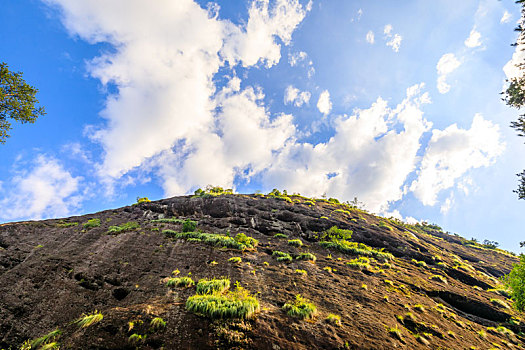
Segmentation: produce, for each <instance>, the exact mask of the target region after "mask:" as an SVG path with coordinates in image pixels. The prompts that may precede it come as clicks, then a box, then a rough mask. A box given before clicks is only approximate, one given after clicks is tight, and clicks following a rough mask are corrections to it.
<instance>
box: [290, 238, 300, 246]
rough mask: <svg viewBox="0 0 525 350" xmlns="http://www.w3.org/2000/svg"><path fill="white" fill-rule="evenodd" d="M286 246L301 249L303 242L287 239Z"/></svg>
mask: <svg viewBox="0 0 525 350" xmlns="http://www.w3.org/2000/svg"><path fill="white" fill-rule="evenodd" d="M288 245H291V246H294V247H302V246H303V242H302V241H301V240H300V239H289V240H288Z"/></svg>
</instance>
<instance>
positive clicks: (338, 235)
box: [320, 226, 353, 241]
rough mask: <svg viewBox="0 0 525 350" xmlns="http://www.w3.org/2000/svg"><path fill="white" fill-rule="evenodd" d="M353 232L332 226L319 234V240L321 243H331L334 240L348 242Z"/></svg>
mask: <svg viewBox="0 0 525 350" xmlns="http://www.w3.org/2000/svg"><path fill="white" fill-rule="evenodd" d="M352 234H353V231H352V230H344V229H340V228H338V227H337V226H332V227H330V228H329V229H328V230H326V231H324V232H322V233H321V236H320V238H321V240H322V241H331V240H334V239H337V240H339V239H345V240H349V239H351V238H352Z"/></svg>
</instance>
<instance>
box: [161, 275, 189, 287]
mask: <svg viewBox="0 0 525 350" xmlns="http://www.w3.org/2000/svg"><path fill="white" fill-rule="evenodd" d="M194 284H195V282H194V281H193V279H192V278H191V277H190V276H185V277H172V278H168V280H167V281H166V287H183V288H188V287H191V286H193V285H194Z"/></svg>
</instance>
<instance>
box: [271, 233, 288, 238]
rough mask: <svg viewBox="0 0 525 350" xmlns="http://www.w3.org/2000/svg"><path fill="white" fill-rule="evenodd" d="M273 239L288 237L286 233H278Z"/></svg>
mask: <svg viewBox="0 0 525 350" xmlns="http://www.w3.org/2000/svg"><path fill="white" fill-rule="evenodd" d="M273 238H288V235H285V234H284V233H276V234H274V235H273Z"/></svg>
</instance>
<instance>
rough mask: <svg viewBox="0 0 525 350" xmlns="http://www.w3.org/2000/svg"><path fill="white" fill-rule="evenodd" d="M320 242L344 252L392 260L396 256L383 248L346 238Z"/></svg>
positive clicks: (328, 247) (329, 247)
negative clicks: (375, 247) (350, 240)
mask: <svg viewBox="0 0 525 350" xmlns="http://www.w3.org/2000/svg"><path fill="white" fill-rule="evenodd" d="M319 244H320V245H321V246H322V247H324V248H327V249H335V250H338V251H340V252H342V253H344V254H352V255H363V256H373V257H375V258H377V259H383V260H392V259H393V258H394V256H393V255H392V254H390V253H388V252H385V251H384V250H383V249H379V250H378V249H374V248H372V247H369V246H367V245H366V244H363V243H357V242H349V241H347V240H344V239H334V240H332V241H321V242H319Z"/></svg>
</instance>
